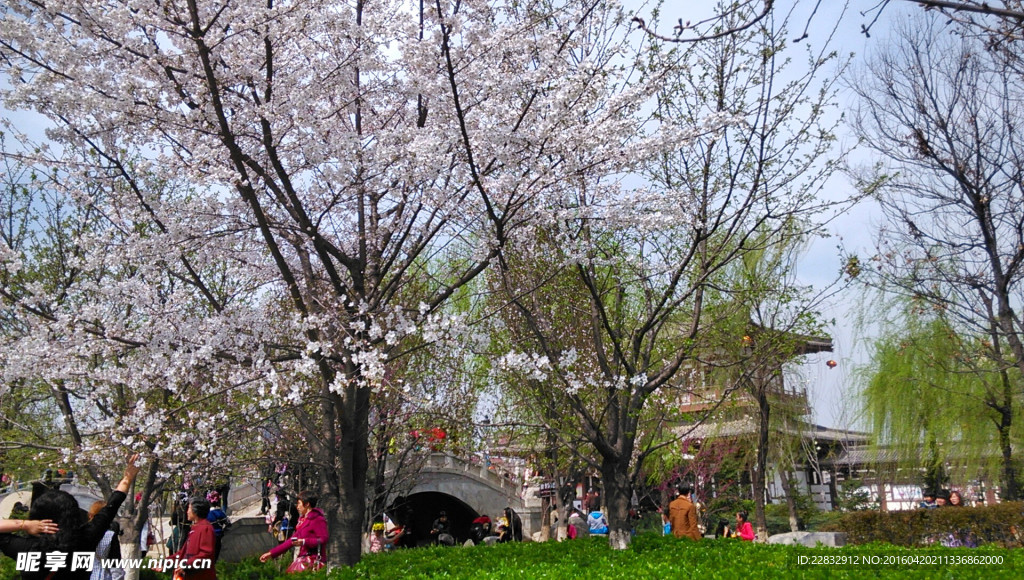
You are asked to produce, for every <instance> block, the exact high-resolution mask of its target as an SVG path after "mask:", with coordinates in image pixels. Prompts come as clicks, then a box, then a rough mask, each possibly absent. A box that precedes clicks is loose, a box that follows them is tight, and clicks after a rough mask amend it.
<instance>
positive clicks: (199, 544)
mask: <svg viewBox="0 0 1024 580" xmlns="http://www.w3.org/2000/svg"><path fill="white" fill-rule="evenodd" d="M138 461H139V456H138V455H132V456H131V457H129V458H128V461H127V466H126V467H125V471H124V476H123V477H122V478H121V480H120V481H119V482H118V484H117V486H116V487H115V488H114V490H113V491H112V492H111V494H110V497H108V498H107V500H106V501H96V502H94V503H93V504H92V505H91V506H90V509H89V510H84V509H82V508H81V507H80V506H79V502H78V500H77V499H76V498H75V497H74V496H72V495H71V494H70V493H68V492H66V491H63V490H61V489H59V487H58V488H57V489H50V490H48V491H45V492H44V493H42V494H40V495H39V496H38V497H35V498H34V499H33V500H32V502H31V506H30V508H29V509H28V513H27V514H23V513H20V512H19V513H13V512H12V513H13V515H14V516H16V517H15V518H13V519H5V520H0V552H3V554H4V555H6V556H8V557H10V558H12V559H15V560H16V561H17V567H18V569H19V570H20V571H21V577H22V579H23V580H120V579H121V578H123V577H124V576H125V570H124V569H122V568H120V567H111V566H109V565H107V564H109V563H111V562H113V561H120V559H121V558H122V556H124V554H122V552H121V546H120V539H119V536H121V529H120V526H119V525H118V522H117V521H116V519H115V518H116V516H117V512H118V510H119V509H120V507H121V505H122V504H123V503H124V501H125V499H126V498H127V494H128V491H129V490H130V489H131V487H132V485H133V483H134V482H135V478H136V476H137V475H138V473H139V466H138ZM278 498H279V502H278V514H279V516H278V518H277V520H276V521H275V522H273V523H272V524H271V528H273V529H276V530H277V533H280V534H282V536H281V537H280V538H279V539H280V540H281V543H280V544H279V545H278V546H276V547H275V548H273V549H271V550H270V551H268V552H266V553H265V554H263V555H262V556H260V561H261V562H267V561H269V560H271V559H273V558H277V557H280V556H281V555H283V554H285V553H286V552H288V551H289V550H292V549H293V548H294V549H296V552H297V553H296V555H295V558H294V560H293V562H292V563H291V564H290V565H289V566H288V569H287V571H288V572H289V573H291V572H301V571H305V570H312V569H319V568H321V567H323V566H324V565H325V563H326V560H327V558H326V556H327V554H326V549H327V543H328V530H327V519H326V518H325V517H324V514H323V512H322V511H321V510H320V509H319V508H317V500H318V498H317V496H316V494H315V493H313V492H311V491H304V492H302V493H300V494H298V497H297V499H296V500H295V502H294V504H292V503H291V502H289V501H288V498H287V496H286V494H284V493H283V492H279V496H278ZM15 511H17V510H15ZM17 516H23V518H24V519H22V518H19V517H17ZM170 524H171V534H170V537H169V538H168V539H167V543H166V546H167V548H168V554H169V556H168V558H167V559H166V560H164V561H165V562H168V561H169V562H173V563H174V566H173V568H169V569H165V570H162V571H163V572H166V573H169V574H171V575H172V577H173V579H174V580H181V579H183V578H187V579H188V580H216V578H217V572H216V568H215V566H214V563H215V562H216V561H217V560H218V559H219V557H220V552H221V548H222V544H223V537H224V534H225V532H226V531H227V530H228V528H229V527H230V525H231V522H230V520H229V519H228V516H227V514H226V513H225V511H224V509H223V507H222V498H221V495H220V493H219V492H218V491H216V490H211V491H209V492H208V493H207V494H206V495H205V496H204V495H196V496H191V497H189V496H187V495H183V496H181V497H178V498H176V499H175V501H174V506H173V508H172V510H171V517H170ZM149 536H150V534H148V533H147V530H146V529H143V530H142V531H141V537H142V540H141V541H140V544H139V547H140V551H141V555H142V556H145V555H146V551H147V550H148V549H149V547H150V544H151V543H152V540H151V539H150V538H149ZM83 555H86V556H88V555H91V557H88V558H87V562H88V563H85V562H83V561H82V560H81V559H80V558H81V556H83Z"/></svg>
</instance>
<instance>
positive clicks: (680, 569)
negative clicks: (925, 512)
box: [0, 504, 1022, 580]
mask: <svg viewBox="0 0 1024 580" xmlns="http://www.w3.org/2000/svg"><path fill="white" fill-rule="evenodd" d="M1004 505H1009V504H1004ZM1020 507H1021V506H1020V504H1016V506H1015V509H1016V510H1017V511H1018V512H1019V511H1020ZM946 511H949V510H946ZM959 511H967V510H959ZM879 554H887V555H897V556H914V555H917V556H922V555H928V556H939V557H942V556H961V557H963V556H996V557H1002V558H1003V564H1002V565H998V566H977V565H974V566H968V565H961V566H955V565H953V566H944V567H942V568H941V570H942V571H943V573H944V574H947V575H949V577H955V578H986V579H988V578H1015V577H1017V575H1018V571H1017V569H1018V567H1019V565H1020V564H1021V563H1022V561H1021V560H1022V558H1021V556H1020V555H1019V552H1018V551H1015V550H1013V551H1011V550H1005V549H1002V548H997V547H993V546H987V547H982V548H978V549H973V550H967V549H962V548H960V549H958V548H941V547H933V548H918V549H906V548H897V547H893V546H886V545H880V544H872V545H869V546H847V547H845V548H803V547H799V546H777V545H764V544H751V543H748V542H740V541H737V540H724V539H723V540H702V541H701V542H699V543H694V542H690V541H681V540H677V539H675V538H673V537H671V536H668V537H666V536H661V535H660V534H640V535H638V536H637V537H636V538H635V539H634V540H633V542H632V544H631V545H630V547H629V549H628V550H621V551H619V550H612V549H610V548H609V547H608V543H607V542H606V541H603V540H602V539H600V538H590V539H587V540H576V541H570V542H561V543H558V542H547V543H542V544H534V543H523V544H502V545H497V546H488V547H484V546H476V547H473V548H443V547H437V548H420V549H415V550H398V551H396V552H390V553H383V554H369V555H367V556H365V557H364V558H363V559H362V561H361V562H359V564H357V565H356V566H354V567H352V568H339V569H336V570H333V571H331V572H329V573H328V572H324V571H321V572H309V573H305V574H302V575H301V576H296V577H295V578H297V579H301V578H306V579H308V580H327V579H328V578H329V579H330V580H357V579H361V578H368V579H369V578H373V579H377V578H464V579H478V578H514V579H515V580H526V579H533V578H558V579H561V578H602V579H605V578H623V579H633V578H644V579H646V578H650V579H658V580H663V579H664V578H700V579H727V578H791V577H800V578H808V579H816V578H820V579H822V580H824V579H826V578H828V579H831V578H863V577H865V576H866V575H870V576H872V577H879V578H900V579H902V578H935V577H936V573H937V572H938V571H939V568H938V567H935V566H885V567H882V566H877V567H873V568H870V569H869V570H867V571H866V570H865V569H864V567H863V566H860V567H853V566H848V567H839V566H820V567H819V566H810V565H806V564H804V565H801V564H800V562H799V560H798V558H799V557H800V556H807V557H810V556H846V557H856V556H860V557H865V556H876V555H879ZM15 574H16V573H15V571H14V560H12V559H10V558H2V559H0V580H8V579H13V578H16V575H15ZM280 577H282V574H281V569H280V568H279V567H278V566H275V565H274V564H273V563H268V564H260V563H259V561H258V560H256V559H255V558H250V559H248V560H245V561H243V562H240V563H237V564H227V563H220V564H218V565H217V578H218V579H219V580H270V579H272V578H280ZM140 578H141V580H167V578H168V576H167V575H165V574H158V573H155V572H151V571H148V570H143V571H142V573H141V574H140Z"/></svg>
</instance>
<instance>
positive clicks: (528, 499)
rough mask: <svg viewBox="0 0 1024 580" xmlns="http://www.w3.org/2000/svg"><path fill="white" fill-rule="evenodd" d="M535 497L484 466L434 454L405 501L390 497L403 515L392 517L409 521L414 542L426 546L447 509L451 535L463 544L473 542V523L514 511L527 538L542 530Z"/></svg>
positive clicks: (426, 462)
mask: <svg viewBox="0 0 1024 580" xmlns="http://www.w3.org/2000/svg"><path fill="white" fill-rule="evenodd" d="M532 496H533V494H531V493H528V492H524V488H523V486H522V485H521V484H519V483H517V482H516V481H514V480H513V479H511V478H509V477H506V476H504V475H501V474H500V473H498V472H496V471H493V470H490V469H488V468H487V467H486V466H485V465H481V464H478V463H471V462H469V461H466V460H465V459H463V458H461V457H457V456H454V455H449V454H446V453H432V454H430V455H429V456H428V457H427V459H426V461H425V462H424V463H423V465H422V466H421V467H420V469H419V471H418V473H417V475H416V478H415V483H414V485H413V487H412V488H411V489H409V490H408V491H407V492H406V494H405V495H404V496H402V497H392V498H389V500H390V501H389V502H388V504H389V505H390V506H392V508H393V510H394V511H396V512H405V513H401V514H400V513H395V514H391V513H389V515H392V516H398V519H399V520H401V519H402V518H403V517H404V518H405V519H411V525H412V529H413V533H414V535H415V537H416V539H417V540H418V541H419V542H420V543H424V542H426V541H428V540H429V533H430V527H431V524H432V523H433V521H434V519H435V518H437V516H438V514H439V513H440V512H441V510H444V511H445V512H446V513H447V515H448V519H449V521H450V522H451V526H452V535H454V536H455V538H456V539H457V540H458V541H460V542H461V541H465V539H466V538H468V537H469V526H470V524H471V523H472V521H473V520H474V519H475V518H477V517H478V516H481V515H487V516H490V517H491V519H492V520H495V521H496V520H497V519H498V518H499V517H501V516H502V514H503V512H504V510H505V508H506V507H511V508H512V509H513V510H515V511H516V513H518V514H519V516H520V518H522V521H523V534H524V536H526V537H529V536H530V535H531V534H533V533H534V532H536V531H539V530H540V526H541V513H540V508H541V504H540V500H539V499H538V498H536V497H532ZM402 523H405V522H402Z"/></svg>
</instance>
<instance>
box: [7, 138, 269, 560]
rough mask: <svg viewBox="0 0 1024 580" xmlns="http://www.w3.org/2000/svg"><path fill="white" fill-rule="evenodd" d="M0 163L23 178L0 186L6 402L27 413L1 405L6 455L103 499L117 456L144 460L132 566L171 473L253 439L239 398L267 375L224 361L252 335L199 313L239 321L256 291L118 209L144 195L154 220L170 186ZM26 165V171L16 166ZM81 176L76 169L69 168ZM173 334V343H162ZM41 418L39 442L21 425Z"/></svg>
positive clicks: (131, 539)
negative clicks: (30, 460) (17, 454)
mask: <svg viewBox="0 0 1024 580" xmlns="http://www.w3.org/2000/svg"><path fill="white" fill-rule="evenodd" d="M4 153H5V161H7V162H8V163H7V167H9V168H10V167H12V166H14V165H17V166H19V167H22V168H23V170H22V171H21V172H20V173H19V174H20V175H21V178H20V179H16V180H15V181H14V182H13V185H15V186H16V187H14V188H9V191H11V192H12V193H14V194H17V195H16V196H14V195H12V199H17V200H18V201H17V202H13V201H12V203H11V204H10V205H8V206H5V208H4V210H3V218H4V221H5V222H6V223H8V224H20V226H19V227H17V228H14V227H11V228H7V229H6V230H5V231H4V234H3V238H2V240H3V249H4V252H5V254H4V268H3V270H2V274H0V313H2V314H0V316H2V318H3V320H4V324H3V327H2V328H3V332H2V334H0V361H2V365H0V366H2V367H3V371H2V375H0V377H2V380H0V388H3V389H4V390H5V391H6V393H5V395H6V397H7V398H10V396H11V395H12V394H13V395H16V396H15V397H14V399H15V401H14V402H15V404H22V403H23V402H24V401H25V400H27V399H29V397H32V398H34V399H35V402H34V403H33V404H32V405H31V406H26V407H23V408H13V407H11V406H8V405H5V412H9V413H11V414H12V415H14V416H15V417H17V420H15V421H13V422H12V423H13V424H14V425H15V429H12V432H11V435H13V436H12V437H11V438H10V439H6V438H5V439H6V444H7V445H16V446H18V447H21V448H26V449H33V450H42V451H44V452H47V453H48V454H49V456H50V457H51V459H50V460H51V461H53V462H57V461H70V462H73V464H74V465H75V471H76V472H77V473H78V474H79V475H80V476H85V475H86V474H87V475H88V477H89V478H90V479H92V480H93V481H94V482H95V483H96V484H97V485H98V486H99V488H100V490H101V492H102V493H103V494H104V495H108V494H109V493H110V491H111V489H112V486H111V483H110V481H109V480H108V478H107V474H108V473H114V472H116V466H114V465H113V463H112V461H113V459H114V458H117V457H120V456H122V455H123V451H124V450H126V449H128V450H140V451H144V452H145V453H146V455H147V456H148V459H149V460H148V461H147V465H146V468H145V471H144V473H143V477H141V478H139V480H138V481H137V483H136V485H137V487H136V492H137V494H138V500H136V499H135V494H132V498H130V499H129V501H128V508H127V509H128V516H129V517H128V518H127V520H125V523H126V525H125V531H126V536H125V538H124V540H125V544H127V545H128V546H129V547H128V554H129V555H130V554H133V553H135V551H137V549H138V542H137V539H138V534H139V531H140V530H141V529H142V526H143V525H144V524H145V522H146V521H147V519H148V517H149V507H150V505H151V504H152V503H158V502H159V498H160V496H161V492H162V491H163V490H164V489H166V487H167V485H168V484H169V483H170V482H172V481H174V480H175V479H176V476H177V475H178V474H179V473H180V472H182V471H191V470H203V471H208V470H209V469H211V467H210V466H211V465H214V466H216V465H221V466H226V465H227V464H228V462H229V460H230V457H229V456H228V454H227V453H225V450H226V449H238V448H239V446H240V445H242V444H243V443H244V442H245V441H247V440H249V439H250V438H249V433H250V432H249V430H248V429H247V428H248V427H250V426H251V425H252V424H253V417H254V416H258V414H259V411H260V410H261V409H260V407H259V406H258V405H257V404H256V402H255V401H254V399H253V398H252V397H251V396H249V395H248V393H245V392H241V391H239V390H238V389H237V387H238V386H239V385H240V384H243V385H244V384H247V383H249V382H251V381H252V380H253V378H254V377H260V376H261V375H262V371H259V370H258V369H253V368H251V367H239V366H238V365H237V364H235V363H233V362H231V361H230V360H227V359H225V358H224V353H226V352H228V350H229V349H231V348H234V347H235V346H236V345H237V343H240V342H244V341H245V340H246V339H247V337H251V333H248V332H247V331H246V328H245V327H235V328H231V327H228V326H226V325H223V324H218V321H216V320H214V319H212V318H210V317H208V316H206V313H207V310H208V306H209V303H210V302H209V300H210V299H211V298H212V299H213V300H214V301H215V302H216V303H217V304H219V305H221V307H222V309H223V310H225V311H232V310H237V309H238V308H239V307H241V308H242V309H243V310H246V309H248V308H249V303H250V301H252V300H254V294H255V293H256V291H257V290H258V286H249V287H246V284H249V283H251V279H249V278H247V277H245V276H241V275H240V276H230V275H226V271H227V270H228V269H229V268H228V265H227V264H226V263H224V262H216V261H214V260H213V259H210V258H204V257H203V252H204V251H209V250H211V248H210V247H209V246H206V247H201V246H200V245H193V246H191V247H190V248H187V249H183V246H182V245H181V244H180V243H179V242H178V241H177V240H174V239H173V238H174V237H175V236H176V234H174V233H171V230H172V229H173V228H174V226H173V225H172V224H171V222H168V221H163V220H160V219H158V218H156V217H155V216H154V213H153V212H150V211H148V210H143V208H140V207H137V206H136V207H134V208H133V207H132V205H131V204H130V203H124V201H125V200H124V198H123V197H122V196H123V195H127V196H128V197H129V198H135V197H136V196H145V200H146V204H147V205H150V206H151V207H152V206H155V205H157V204H161V203H167V202H172V201H174V200H181V199H184V198H188V197H189V196H190V195H191V193H190V192H189V191H188V190H187V189H185V188H180V187H178V185H179V184H173V183H170V182H163V183H160V182H158V181H150V182H148V183H146V182H144V181H143V180H142V179H140V178H139V177H140V176H139V175H136V174H135V173H133V172H132V171H131V170H129V169H127V166H125V171H124V172H123V174H118V173H113V175H118V177H116V178H112V177H111V175H112V173H111V172H113V171H115V170H116V167H115V166H114V165H107V166H106V167H102V166H97V165H96V163H95V160H94V159H93V160H86V159H80V158H79V159H77V161H78V163H74V162H73V161H75V160H76V159H75V158H74V157H71V156H70V155H71V153H70V150H69V153H68V155H65V156H62V158H61V159H53V158H50V157H49V156H48V155H46V154H45V153H44V152H42V151H41V150H38V149H36V150H31V149H29V150H16V149H12V150H6V149H5V151H4ZM33 156H34V157H36V158H37V159H36V162H37V164H36V165H33V166H25V165H24V164H22V163H20V162H18V161H17V159H18V158H27V157H33ZM76 165H77V166H79V167H83V168H87V169H86V170H84V171H78V172H75V173H68V172H67V171H66V169H68V168H72V167H74V166H76ZM8 175H11V173H8ZM26 176H28V177H27V178H26ZM126 176H130V178H129V177H126ZM83 184H84V185H83ZM182 209H184V208H182ZM215 209H216V208H215V206H213V205H206V206H204V207H203V212H206V211H211V210H215ZM133 210H139V211H133ZM180 217H183V218H186V219H189V220H192V221H193V222H196V220H199V219H201V217H199V216H196V215H186V214H185V213H182V214H181V216H180ZM219 239H220V240H221V241H227V240H230V239H231V237H230V236H222V237H221V238H219ZM216 240H217V239H216V238H215V239H214V241H215V242H216ZM233 243H234V242H228V244H229V245H231V244H233ZM165 248H176V249H177V250H178V252H177V254H176V255H175V254H165V253H163V250H164V249H165ZM221 251H222V250H221ZM221 251H218V252H211V255H213V254H220V253H221ZM198 264H201V266H200V265H198ZM236 284H238V285H236ZM200 286H201V288H202V290H203V291H204V292H205V294H206V295H204V293H203V292H200V291H199V288H200ZM224 320H230V319H228V318H225V319H224ZM239 322H241V320H239ZM204 327H207V328H205V329H204ZM169 329H178V330H180V332H181V334H178V335H176V338H173V339H172V338H171V334H170V330H169ZM221 332H223V333H224V335H221ZM229 345H230V346H229ZM26 394H29V395H28V396H26ZM236 395H238V396H236ZM40 412H42V415H41V416H43V417H47V418H48V420H46V421H44V422H43V424H42V426H43V427H44V428H42V429H37V428H36V427H35V425H36V422H37V421H38V420H39V419H33V418H32V414H33V413H40ZM40 437H45V439H41V438H40ZM61 456H63V457H61ZM214 469H215V468H214ZM222 469H223V467H222Z"/></svg>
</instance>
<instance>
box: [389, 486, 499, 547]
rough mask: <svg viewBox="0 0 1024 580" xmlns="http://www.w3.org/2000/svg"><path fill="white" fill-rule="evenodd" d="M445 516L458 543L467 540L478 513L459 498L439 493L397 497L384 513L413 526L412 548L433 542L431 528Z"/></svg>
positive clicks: (400, 522) (401, 522)
mask: <svg viewBox="0 0 1024 580" xmlns="http://www.w3.org/2000/svg"><path fill="white" fill-rule="evenodd" d="M442 511H444V512H445V513H446V514H447V515H448V522H449V523H450V524H451V534H452V536H454V537H455V542H456V543H457V544H462V543H463V542H465V541H466V540H467V539H468V538H469V527H470V525H471V524H472V523H473V520H475V519H476V518H477V517H479V516H480V514H479V513H478V512H477V511H476V510H475V509H473V508H472V507H470V506H469V505H468V504H466V502H464V501H462V500H461V499H459V498H457V497H455V496H453V495H448V494H447V493H441V492H438V491H424V492H420V493H414V494H411V495H409V496H405V497H399V498H396V499H395V501H394V502H392V504H391V507H389V508H388V510H387V514H388V516H389V517H390V518H391V519H393V520H394V521H395V522H397V523H399V524H401V525H406V524H409V523H411V524H412V537H413V542H414V545H416V546H426V545H429V544H430V542H431V541H432V538H431V537H430V530H431V526H432V525H433V524H434V520H436V519H437V518H438V516H439V515H440V513H441V512H442Z"/></svg>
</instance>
